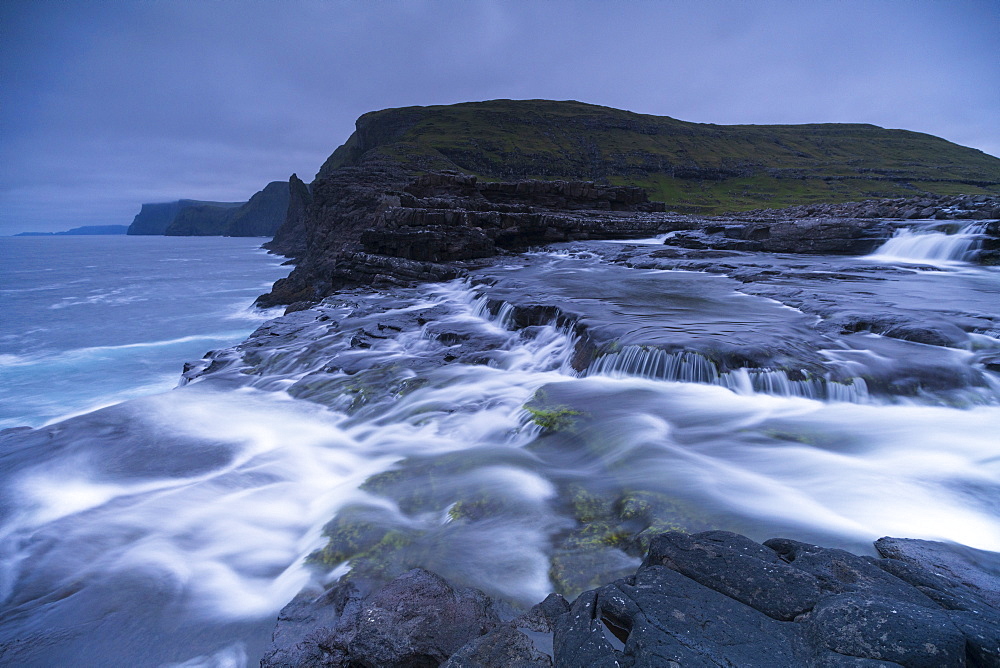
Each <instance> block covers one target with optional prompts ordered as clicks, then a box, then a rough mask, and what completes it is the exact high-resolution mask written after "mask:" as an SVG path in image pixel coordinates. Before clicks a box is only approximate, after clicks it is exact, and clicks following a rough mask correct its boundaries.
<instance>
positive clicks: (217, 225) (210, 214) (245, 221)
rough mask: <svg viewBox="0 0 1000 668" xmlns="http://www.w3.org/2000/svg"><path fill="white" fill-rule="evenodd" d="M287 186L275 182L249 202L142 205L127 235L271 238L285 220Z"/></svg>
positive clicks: (192, 201) (285, 183)
mask: <svg viewBox="0 0 1000 668" xmlns="http://www.w3.org/2000/svg"><path fill="white" fill-rule="evenodd" d="M287 209H288V183H287V182H285V181H274V182H272V183H269V184H267V186H266V187H265V188H264V189H263V190H261V191H260V192H258V193H256V194H255V195H254V196H253V197H251V198H250V201H248V202H204V201H199V200H190V199H182V200H178V201H176V202H164V203H158V204H143V205H142V209H141V210H140V211H139V213H138V214H137V215H136V217H135V219H134V220H133V221H132V224H131V225H130V226H129V228H128V234H163V235H167V236H226V237H270V236H274V233H275V232H276V231H277V230H278V228H279V227H280V226H281V224H282V223H283V222H284V220H285V213H286V211H287Z"/></svg>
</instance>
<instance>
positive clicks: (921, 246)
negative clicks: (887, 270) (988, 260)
mask: <svg viewBox="0 0 1000 668" xmlns="http://www.w3.org/2000/svg"><path fill="white" fill-rule="evenodd" d="M984 229H985V224H984V223H970V224H967V225H963V226H961V227H959V228H958V229H957V230H955V231H953V232H949V231H947V230H944V231H943V230H940V229H932V228H931V229H928V228H923V229H920V228H903V229H901V230H898V231H897V232H896V234H895V235H894V236H893V237H892V238H891V239H889V240H888V241H886V242H885V243H884V244H882V245H881V246H880V247H879V248H878V249H877V250H876V251H875V252H874V253H873V254H872V255H870V256H868V257H869V258H871V259H877V260H883V261H895V262H924V263H931V264H933V263H940V262H967V261H969V260H972V259H974V257H975V254H976V252H977V251H978V250H979V249H980V247H981V242H982V233H983V231H984Z"/></svg>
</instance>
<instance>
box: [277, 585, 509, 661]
mask: <svg viewBox="0 0 1000 668" xmlns="http://www.w3.org/2000/svg"><path fill="white" fill-rule="evenodd" d="M309 620H315V622H314V623H316V624H317V625H318V628H315V629H314V630H312V631H308V632H305V633H303V630H304V629H303V628H302V625H303V623H305V624H308V623H309ZM499 624H500V619H499V617H498V616H497V614H496V612H495V611H494V609H493V602H492V601H491V600H490V599H489V598H487V596H486V595H485V594H483V593H482V592H481V591H479V590H477V589H458V588H455V587H452V586H451V585H450V584H449V583H448V582H447V581H445V580H444V579H443V578H441V577H440V576H438V575H435V574H434V573H431V572H429V571H425V570H423V569H414V570H412V571H408V572H407V573H404V574H403V575H401V576H399V577H398V578H396V579H395V580H393V581H391V582H389V583H388V584H387V585H385V586H384V587H383V588H381V589H379V590H378V591H376V592H375V593H373V594H371V595H370V596H368V597H366V598H361V597H360V596H359V595H358V593H357V590H356V589H354V587H353V586H352V585H350V584H345V585H342V586H337V587H334V588H333V589H332V590H331V591H330V592H328V593H327V594H325V595H323V596H321V597H319V598H317V599H316V600H315V601H313V602H305V603H304V602H302V601H293V602H292V603H291V604H289V606H288V607H286V608H285V609H284V610H282V613H281V616H280V617H279V618H278V627H277V629H276V630H275V633H274V647H273V648H272V650H271V651H270V652H269V653H268V654H267V655H266V656H265V657H264V659H263V660H261V667H262V668H277V667H279V666H281V667H285V666H331V667H332V666H337V667H346V666H351V667H352V668H420V667H423V666H430V667H434V666H438V665H440V664H441V663H443V662H444V661H446V660H447V659H448V658H449V657H450V656H451V655H452V654H454V653H455V652H456V651H457V650H459V649H460V648H461V647H463V646H464V645H466V644H467V643H469V642H470V641H472V640H475V639H476V638H479V637H480V636H483V635H485V634H486V633H488V632H490V631H492V630H493V629H495V628H496V627H497V626H498V625H499ZM495 642H496V641H495V640H494V644H495Z"/></svg>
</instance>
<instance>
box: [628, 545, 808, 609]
mask: <svg viewBox="0 0 1000 668" xmlns="http://www.w3.org/2000/svg"><path fill="white" fill-rule="evenodd" d="M652 565H662V566H666V567H667V568H670V569H671V570H675V571H677V572H678V573H681V574H682V575H685V576H687V577H689V578H691V579H692V580H694V581H695V582H698V583H700V584H702V585H703V586H706V587H709V588H711V589H714V590H716V591H718V592H719V593H721V594H725V595H726V596H729V597H730V598H734V599H736V600H737V601H740V602H741V603H745V604H746V605H749V606H750V607H752V608H754V609H755V610H758V611H760V612H763V613H764V614H765V615H767V616H768V617H772V618H774V619H777V620H786V621H787V620H791V619H795V617H797V616H798V615H800V614H802V613H804V612H806V611H808V610H810V609H812V607H813V606H814V605H815V604H816V601H817V600H818V599H819V597H820V588H819V583H818V580H817V579H816V577H814V576H812V575H810V574H808V573H805V572H803V571H802V570H800V569H797V568H794V567H792V566H790V565H788V564H787V563H786V562H785V561H783V560H782V559H781V558H780V557H779V556H778V555H777V554H776V553H775V552H774V551H773V550H769V549H767V548H766V547H764V546H762V545H759V544H757V543H755V542H753V541H752V540H750V539H749V538H746V537H744V536H740V535H738V534H734V533H729V532H727V531H710V532H706V533H699V534H695V535H693V536H690V535H688V534H684V533H680V532H672V533H666V534H661V535H659V536H657V537H656V538H654V539H653V541H652V542H651V543H650V546H649V553H648V554H647V556H646V560H645V561H644V562H643V567H649V566H652Z"/></svg>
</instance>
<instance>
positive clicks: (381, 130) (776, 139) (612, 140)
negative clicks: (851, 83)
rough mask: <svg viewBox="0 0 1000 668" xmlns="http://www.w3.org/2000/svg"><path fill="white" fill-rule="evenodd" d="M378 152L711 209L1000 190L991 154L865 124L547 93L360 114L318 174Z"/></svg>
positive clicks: (487, 175) (492, 176)
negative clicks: (595, 185) (680, 109)
mask: <svg viewBox="0 0 1000 668" xmlns="http://www.w3.org/2000/svg"><path fill="white" fill-rule="evenodd" d="M371 149H378V151H379V152H380V153H382V154H385V155H388V156H391V157H394V158H400V159H405V160H406V161H408V162H410V163H411V164H416V165H419V166H420V167H421V168H429V169H440V168H451V169H458V170H461V171H464V172H469V173H473V174H476V175H478V176H479V177H480V178H482V179H486V180H498V179H513V178H542V179H554V178H566V179H591V180H602V181H609V182H612V183H617V184H632V185H641V186H644V187H646V188H648V189H649V190H650V194H651V198H652V199H658V200H663V201H665V202H667V203H668V208H673V209H680V210H688V211H718V210H725V209H730V210H731V209H747V208H757V207H761V206H786V205H790V204H801V203H808V202H820V201H822V202H835V201H849V200H858V199H866V198H873V197H907V196H914V195H919V194H922V193H927V192H931V193H938V194H955V193H958V192H962V193H969V194H975V193H994V194H995V193H998V192H1000V159H997V158H994V157H992V156H989V155H986V154H985V153H982V152H981V151H977V150H975V149H970V148H965V147H962V146H958V145H957V144H952V143H951V142H948V141H945V140H943V139H940V138H938V137H933V136H931V135H926V134H921V133H917V132H909V131H906V130H885V129H882V128H879V127H876V126H874V125H860V124H808V125H728V126H727V125H711V124H703V123H688V122H685V121H679V120H676V119H673V118H668V117H665V116H648V115H643V114H635V113H632V112H628V111H621V110H617V109H610V108H608V107H599V106H595V105H589V104H583V103H580V102H552V101H547V100H523V101H514V100H493V101H490V102H470V103H463V104H456V105H449V106H435V107H405V108H400V109H386V110H383V111H377V112H372V113H369V114H365V115H364V116H362V117H361V118H360V119H359V120H358V131H357V132H355V134H354V135H352V137H351V139H350V140H348V142H347V144H345V145H344V146H343V147H341V148H340V149H338V150H337V152H335V153H334V154H333V155H332V156H331V157H330V159H329V160H328V161H327V164H326V165H324V167H323V170H321V172H320V174H321V175H322V174H323V173H324V172H325V171H328V170H329V169H332V168H334V167H337V166H341V165H344V164H351V163H353V162H355V161H356V160H357V159H358V157H360V155H361V154H363V153H364V152H365V151H368V150H371Z"/></svg>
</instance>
